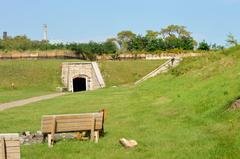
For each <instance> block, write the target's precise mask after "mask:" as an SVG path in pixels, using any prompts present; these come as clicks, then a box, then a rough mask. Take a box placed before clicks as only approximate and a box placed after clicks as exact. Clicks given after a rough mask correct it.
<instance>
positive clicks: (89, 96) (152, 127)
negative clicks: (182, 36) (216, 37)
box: [0, 49, 240, 159]
mask: <svg viewBox="0 0 240 159" xmlns="http://www.w3.org/2000/svg"><path fill="white" fill-rule="evenodd" d="M226 54H227V55H223V54H222V55H221V54H219V55H212V56H208V57H201V58H190V59H185V60H184V61H183V63H182V64H181V65H180V66H179V67H177V68H175V69H173V70H171V71H170V72H168V73H166V74H162V75H159V76H158V77H156V78H152V79H150V80H148V81H145V82H144V83H143V84H141V85H140V86H137V87H131V88H126V87H120V88H107V89H102V90H97V91H92V92H84V93H76V94H72V95H67V96H63V97H59V98H56V99H52V100H48V101H43V102H39V103H34V104H31V105H28V106H25V107H21V108H15V109H11V110H6V111H3V112H0V121H1V123H0V124H1V127H0V132H3V133H5V132H21V131H26V130H31V131H36V130H39V129H40V120H41V116H42V115H44V114H62V113H80V112H91V111H97V110H99V109H101V108H106V109H107V110H108V115H107V120H106V123H105V130H106V135H105V137H103V138H101V139H100V142H99V144H94V143H89V142H82V141H76V140H67V141H60V142H58V143H57V144H56V145H55V146H54V148H52V149H48V148H47V144H37V145H32V146H23V147H22V156H23V158H31V159H32V158H36V159H37V158H41V159H44V158H46V159H47V158H59V159H68V158H72V159H75V158H105V159H108V158H109V159H110V158H138V159H145V158H153V159H155V158H164V159H174V158H177V159H186V158H191V159H203V158H204V159H238V158H239V157H238V154H239V153H240V133H239V129H240V126H239V120H240V119H239V113H240V112H239V111H232V110H229V109H228V105H229V104H230V103H231V102H232V101H234V100H235V99H236V98H238V97H239V96H240V80H239V77H240V73H239V72H240V60H239V59H240V56H239V55H240V49H232V50H230V51H228V52H226ZM80 103H81V104H80ZM26 114H27V115H26ZM13 125H14V126H13ZM121 137H125V138H132V139H136V140H137V141H138V142H139V146H138V147H137V148H135V149H130V150H126V149H124V148H122V147H121V146H120V144H118V139H119V138H121Z"/></svg>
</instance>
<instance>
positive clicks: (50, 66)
mask: <svg viewBox="0 0 240 159" xmlns="http://www.w3.org/2000/svg"><path fill="white" fill-rule="evenodd" d="M65 61H78V60H65ZM62 62H63V60H31V61H29V60H23V61H22V60H13V61H11V60H7V61H0V73H1V76H0V81H1V82H0V103H3V102H8V101H12V100H17V99H23V98H28V97H32V96H38V95H43V94H48V93H52V92H54V91H55V89H56V87H57V86H61V81H60V77H61V63H62ZM161 63H162V61H154V62H151V61H141V60H138V61H125V62H110V61H107V62H103V63H102V65H101V66H102V67H101V68H102V70H103V71H104V74H105V75H107V77H106V83H107V85H109V86H111V85H112V84H114V85H119V84H126V83H129V82H133V81H134V80H136V79H139V77H141V76H143V75H145V74H146V73H148V72H150V71H151V70H152V69H154V68H156V67H157V66H159V65H160V64H161ZM133 66H140V67H137V68H135V69H133V68H132V69H130V71H129V72H128V71H126V69H128V68H130V67H133ZM140 68H141V69H140ZM113 69H116V70H118V71H120V70H121V69H123V70H122V72H121V73H119V74H116V73H117V72H114V71H111V70H113ZM124 72H125V73H124ZM113 77H115V78H113ZM111 78H112V80H110V79H111ZM12 83H14V85H15V87H16V88H15V89H12V88H11V84H12Z"/></svg>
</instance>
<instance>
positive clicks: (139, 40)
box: [127, 35, 148, 51]
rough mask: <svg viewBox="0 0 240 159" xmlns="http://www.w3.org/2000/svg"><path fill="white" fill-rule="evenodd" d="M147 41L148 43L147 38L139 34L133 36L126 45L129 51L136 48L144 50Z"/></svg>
mask: <svg viewBox="0 0 240 159" xmlns="http://www.w3.org/2000/svg"><path fill="white" fill-rule="evenodd" d="M147 43H148V40H147V38H146V37H143V36H141V35H138V36H136V37H134V38H132V39H131V40H130V41H129V42H128V43H127V46H128V48H127V49H128V50H129V51H134V50H137V51H142V50H145V48H146V46H147Z"/></svg>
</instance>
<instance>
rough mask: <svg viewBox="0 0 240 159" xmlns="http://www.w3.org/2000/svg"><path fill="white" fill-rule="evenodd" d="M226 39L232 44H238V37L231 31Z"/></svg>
mask: <svg viewBox="0 0 240 159" xmlns="http://www.w3.org/2000/svg"><path fill="white" fill-rule="evenodd" d="M226 41H227V43H228V44H229V45H231V46H237V45H238V41H237V39H236V38H235V37H234V35H233V34H231V33H230V34H229V35H228V36H227V40H226Z"/></svg>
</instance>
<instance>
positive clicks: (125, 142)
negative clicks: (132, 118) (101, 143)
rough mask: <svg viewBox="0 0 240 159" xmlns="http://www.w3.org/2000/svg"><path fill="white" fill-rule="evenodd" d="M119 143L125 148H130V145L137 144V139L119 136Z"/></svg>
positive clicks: (134, 145)
mask: <svg viewBox="0 0 240 159" xmlns="http://www.w3.org/2000/svg"><path fill="white" fill-rule="evenodd" d="M119 143H120V144H121V145H122V146H124V147H125V148H132V147H136V146H137V145H138V143H137V141H135V140H127V139H125V138H121V139H120V140H119Z"/></svg>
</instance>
